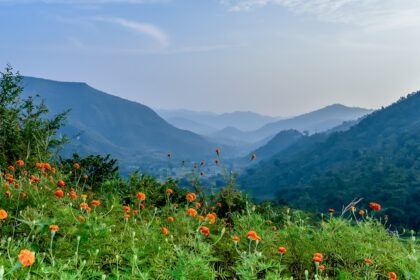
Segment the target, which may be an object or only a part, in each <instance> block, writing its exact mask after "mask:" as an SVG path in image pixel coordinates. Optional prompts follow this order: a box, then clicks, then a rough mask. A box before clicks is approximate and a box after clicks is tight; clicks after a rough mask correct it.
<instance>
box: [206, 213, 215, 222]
mask: <svg viewBox="0 0 420 280" xmlns="http://www.w3.org/2000/svg"><path fill="white" fill-rule="evenodd" d="M216 217H217V216H216V214H215V213H209V214H207V215H206V219H208V220H209V221H210V224H211V225H212V224H214V223H215V222H216Z"/></svg>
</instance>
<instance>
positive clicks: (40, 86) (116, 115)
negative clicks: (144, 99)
mask: <svg viewBox="0 0 420 280" xmlns="http://www.w3.org/2000/svg"><path fill="white" fill-rule="evenodd" d="M23 86H24V89H25V91H24V95H26V96H28V95H34V94H40V96H41V97H42V98H43V99H45V101H46V104H47V106H48V107H49V108H50V110H51V113H53V114H55V113H59V112H62V111H65V110H67V109H71V111H70V113H69V117H68V123H67V126H66V127H65V128H64V132H66V133H67V134H68V135H70V136H72V135H75V134H77V133H78V132H80V131H81V132H82V134H81V135H80V136H79V137H77V138H76V139H72V142H71V145H70V147H67V148H66V150H65V151H64V152H65V153H66V154H69V153H71V152H75V151H78V152H80V153H82V154H92V153H99V154H108V153H110V154H112V155H113V156H115V157H116V158H118V159H119V160H120V161H121V162H122V163H124V165H138V164H140V163H141V161H142V159H145V158H148V159H149V160H165V159H166V154H167V153H172V154H173V155H174V156H175V157H176V158H178V159H187V158H197V160H199V159H201V158H203V157H207V156H210V155H213V153H214V147H215V146H216V145H215V144H213V143H211V142H209V141H207V140H205V139H204V138H203V137H201V136H199V135H197V134H194V133H192V132H189V131H185V130H181V129H178V128H175V127H174V126H172V125H170V124H169V123H167V122H166V121H165V120H163V119H162V118H161V117H159V116H158V115H157V114H156V113H155V112H154V111H153V110H152V109H150V108H149V107H147V106H144V105H142V104H140V103H137V102H132V101H128V100H125V99H122V98H119V97H116V96H112V95H109V94H107V93H104V92H102V91H99V90H96V89H94V88H92V87H90V86H89V85H87V84H85V83H72V82H58V81H51V80H45V79H38V78H32V77H25V78H24V81H23Z"/></svg>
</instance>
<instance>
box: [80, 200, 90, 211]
mask: <svg viewBox="0 0 420 280" xmlns="http://www.w3.org/2000/svg"><path fill="white" fill-rule="evenodd" d="M88 208H89V205H88V204H87V203H86V202H82V203H80V209H85V210H87V209H88Z"/></svg>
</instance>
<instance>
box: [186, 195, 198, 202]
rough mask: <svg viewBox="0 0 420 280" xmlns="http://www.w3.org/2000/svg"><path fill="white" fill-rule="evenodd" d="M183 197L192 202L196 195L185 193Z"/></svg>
mask: <svg viewBox="0 0 420 280" xmlns="http://www.w3.org/2000/svg"><path fill="white" fill-rule="evenodd" d="M185 198H186V199H187V200H188V201H189V202H193V201H194V200H195V199H196V198H197V195H196V194H195V193H187V195H186V196H185Z"/></svg>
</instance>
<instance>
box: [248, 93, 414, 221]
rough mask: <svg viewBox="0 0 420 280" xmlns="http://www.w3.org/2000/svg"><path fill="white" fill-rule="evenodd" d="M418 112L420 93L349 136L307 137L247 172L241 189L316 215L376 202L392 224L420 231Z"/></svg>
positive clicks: (370, 117)
mask: <svg viewBox="0 0 420 280" xmlns="http://www.w3.org/2000/svg"><path fill="white" fill-rule="evenodd" d="M419 108H420V93H415V94H411V95H409V96H408V97H407V98H402V99H401V100H400V101H398V102H396V103H395V104H392V105H391V106H389V107H387V108H384V109H381V110H378V111H375V112H374V113H372V114H370V115H368V116H367V117H365V118H364V119H362V120H361V121H360V122H359V123H358V124H357V125H354V126H352V127H351V128H350V129H349V130H347V131H344V132H337V133H332V134H330V135H329V136H328V135H326V134H317V135H314V136H312V137H305V138H304V139H302V140H301V141H298V142H297V143H296V144H295V145H292V146H291V147H290V148H288V149H286V150H285V151H283V152H281V153H279V154H277V155H276V156H274V157H272V158H270V159H269V160H266V161H263V162H261V163H260V164H259V165H257V166H254V167H252V168H250V169H248V170H247V171H246V172H244V174H243V175H242V178H241V184H242V185H243V186H244V188H246V189H247V190H249V191H251V192H252V193H253V194H254V195H256V196H257V197H259V198H260V199H264V198H275V199H278V200H280V201H282V202H285V203H288V204H291V205H294V206H299V207H303V208H305V209H312V210H324V209H327V208H329V207H337V208H340V207H341V203H342V202H343V201H351V200H353V199H354V198H356V197H363V198H364V199H365V200H369V199H371V198H372V197H376V199H377V200H379V201H380V202H383V203H386V204H387V205H388V207H387V208H386V209H385V213H386V214H388V215H389V218H390V220H391V222H393V223H399V224H406V225H407V224H408V225H411V226H413V227H415V228H419V226H420V218H419V216H418V215H417V213H418V212H419V205H418V201H419V200H420V175H419V174H420V110H419ZM314 201H317V202H316V203H314Z"/></svg>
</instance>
